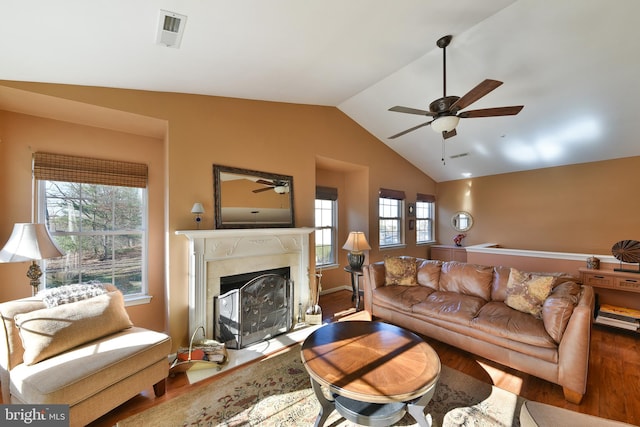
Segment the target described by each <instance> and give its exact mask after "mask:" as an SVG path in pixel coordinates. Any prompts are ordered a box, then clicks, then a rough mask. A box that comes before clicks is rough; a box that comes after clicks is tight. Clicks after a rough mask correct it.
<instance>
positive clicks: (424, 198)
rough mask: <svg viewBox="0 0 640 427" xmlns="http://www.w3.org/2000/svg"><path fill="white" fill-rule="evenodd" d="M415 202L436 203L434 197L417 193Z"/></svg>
mask: <svg viewBox="0 0 640 427" xmlns="http://www.w3.org/2000/svg"><path fill="white" fill-rule="evenodd" d="M416 201H417V202H431V203H433V202H435V201H436V196H433V195H431V194H422V193H418V194H417V195H416Z"/></svg>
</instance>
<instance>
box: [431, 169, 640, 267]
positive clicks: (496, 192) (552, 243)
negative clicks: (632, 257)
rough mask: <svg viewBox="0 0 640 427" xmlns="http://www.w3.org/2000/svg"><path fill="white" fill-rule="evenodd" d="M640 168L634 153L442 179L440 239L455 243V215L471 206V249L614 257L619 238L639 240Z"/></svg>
mask: <svg viewBox="0 0 640 427" xmlns="http://www.w3.org/2000/svg"><path fill="white" fill-rule="evenodd" d="M639 170H640V157H630V158H625V159H617V160H608V161H602V162H595V163H586V164H578V165H572V166H563V167H554V168H548V169H538V170H534V171H526V172H518V173H509V174H502V175H493V176H487V177H480V178H474V179H468V180H459V181H449V182H443V183H439V184H438V195H437V197H438V202H437V205H438V212H437V214H438V220H437V222H438V240H439V241H440V242H441V243H444V244H451V243H452V242H453V237H454V236H455V234H457V233H456V232H455V231H454V230H453V229H452V227H451V225H450V222H449V221H450V218H451V216H452V215H453V213H454V212H456V211H458V210H467V211H469V212H470V213H471V214H472V216H473V218H474V225H473V227H472V228H471V230H469V232H467V237H466V239H465V240H464V245H465V246H467V245H473V244H478V243H487V242H492V243H498V244H499V245H500V246H503V247H507V248H512V249H530V250H541V251H552V252H578V253H587V254H606V255H610V254H611V247H612V246H613V244H614V243H615V242H617V241H619V240H624V239H636V240H638V239H640V215H639V212H640V198H638V197H637V196H636V195H635V194H634V193H635V192H636V189H635V186H636V183H637V181H638V171H639Z"/></svg>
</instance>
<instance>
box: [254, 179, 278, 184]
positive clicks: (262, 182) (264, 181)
mask: <svg viewBox="0 0 640 427" xmlns="http://www.w3.org/2000/svg"><path fill="white" fill-rule="evenodd" d="M256 184H263V185H274V183H273V182H272V181H267V180H265V179H258V180H256Z"/></svg>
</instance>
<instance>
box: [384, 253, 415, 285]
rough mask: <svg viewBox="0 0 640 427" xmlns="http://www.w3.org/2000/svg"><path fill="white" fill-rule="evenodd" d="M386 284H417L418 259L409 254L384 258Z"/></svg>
mask: <svg viewBox="0 0 640 427" xmlns="http://www.w3.org/2000/svg"><path fill="white" fill-rule="evenodd" d="M384 270H385V278H386V279H385V280H386V283H385V284H386V285H402V286H416V285H417V284H418V278H417V263H416V259H415V258H413V257H408V256H398V257H387V258H385V259H384Z"/></svg>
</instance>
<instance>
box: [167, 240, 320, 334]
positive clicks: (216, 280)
mask: <svg viewBox="0 0 640 427" xmlns="http://www.w3.org/2000/svg"><path fill="white" fill-rule="evenodd" d="M313 231H314V229H313V228H311V227H297V228H242V229H223V230H177V231H176V232H175V233H176V235H181V236H185V237H186V238H187V239H188V240H189V333H192V332H193V331H194V330H195V328H197V327H198V326H204V327H205V329H206V331H207V336H208V337H212V336H213V322H212V312H213V301H212V300H213V296H217V295H219V292H220V277H221V276H224V275H231V274H240V273H244V272H249V271H257V270H263V269H264V270H266V269H269V268H277V267H282V266H290V268H291V278H292V279H293V281H294V284H295V288H294V304H295V305H294V316H297V315H298V311H299V307H300V305H301V304H302V305H304V306H305V307H306V305H307V304H308V301H309V234H311V233H312V232H313ZM243 269H244V271H242V270H243ZM294 319H295V317H294Z"/></svg>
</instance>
